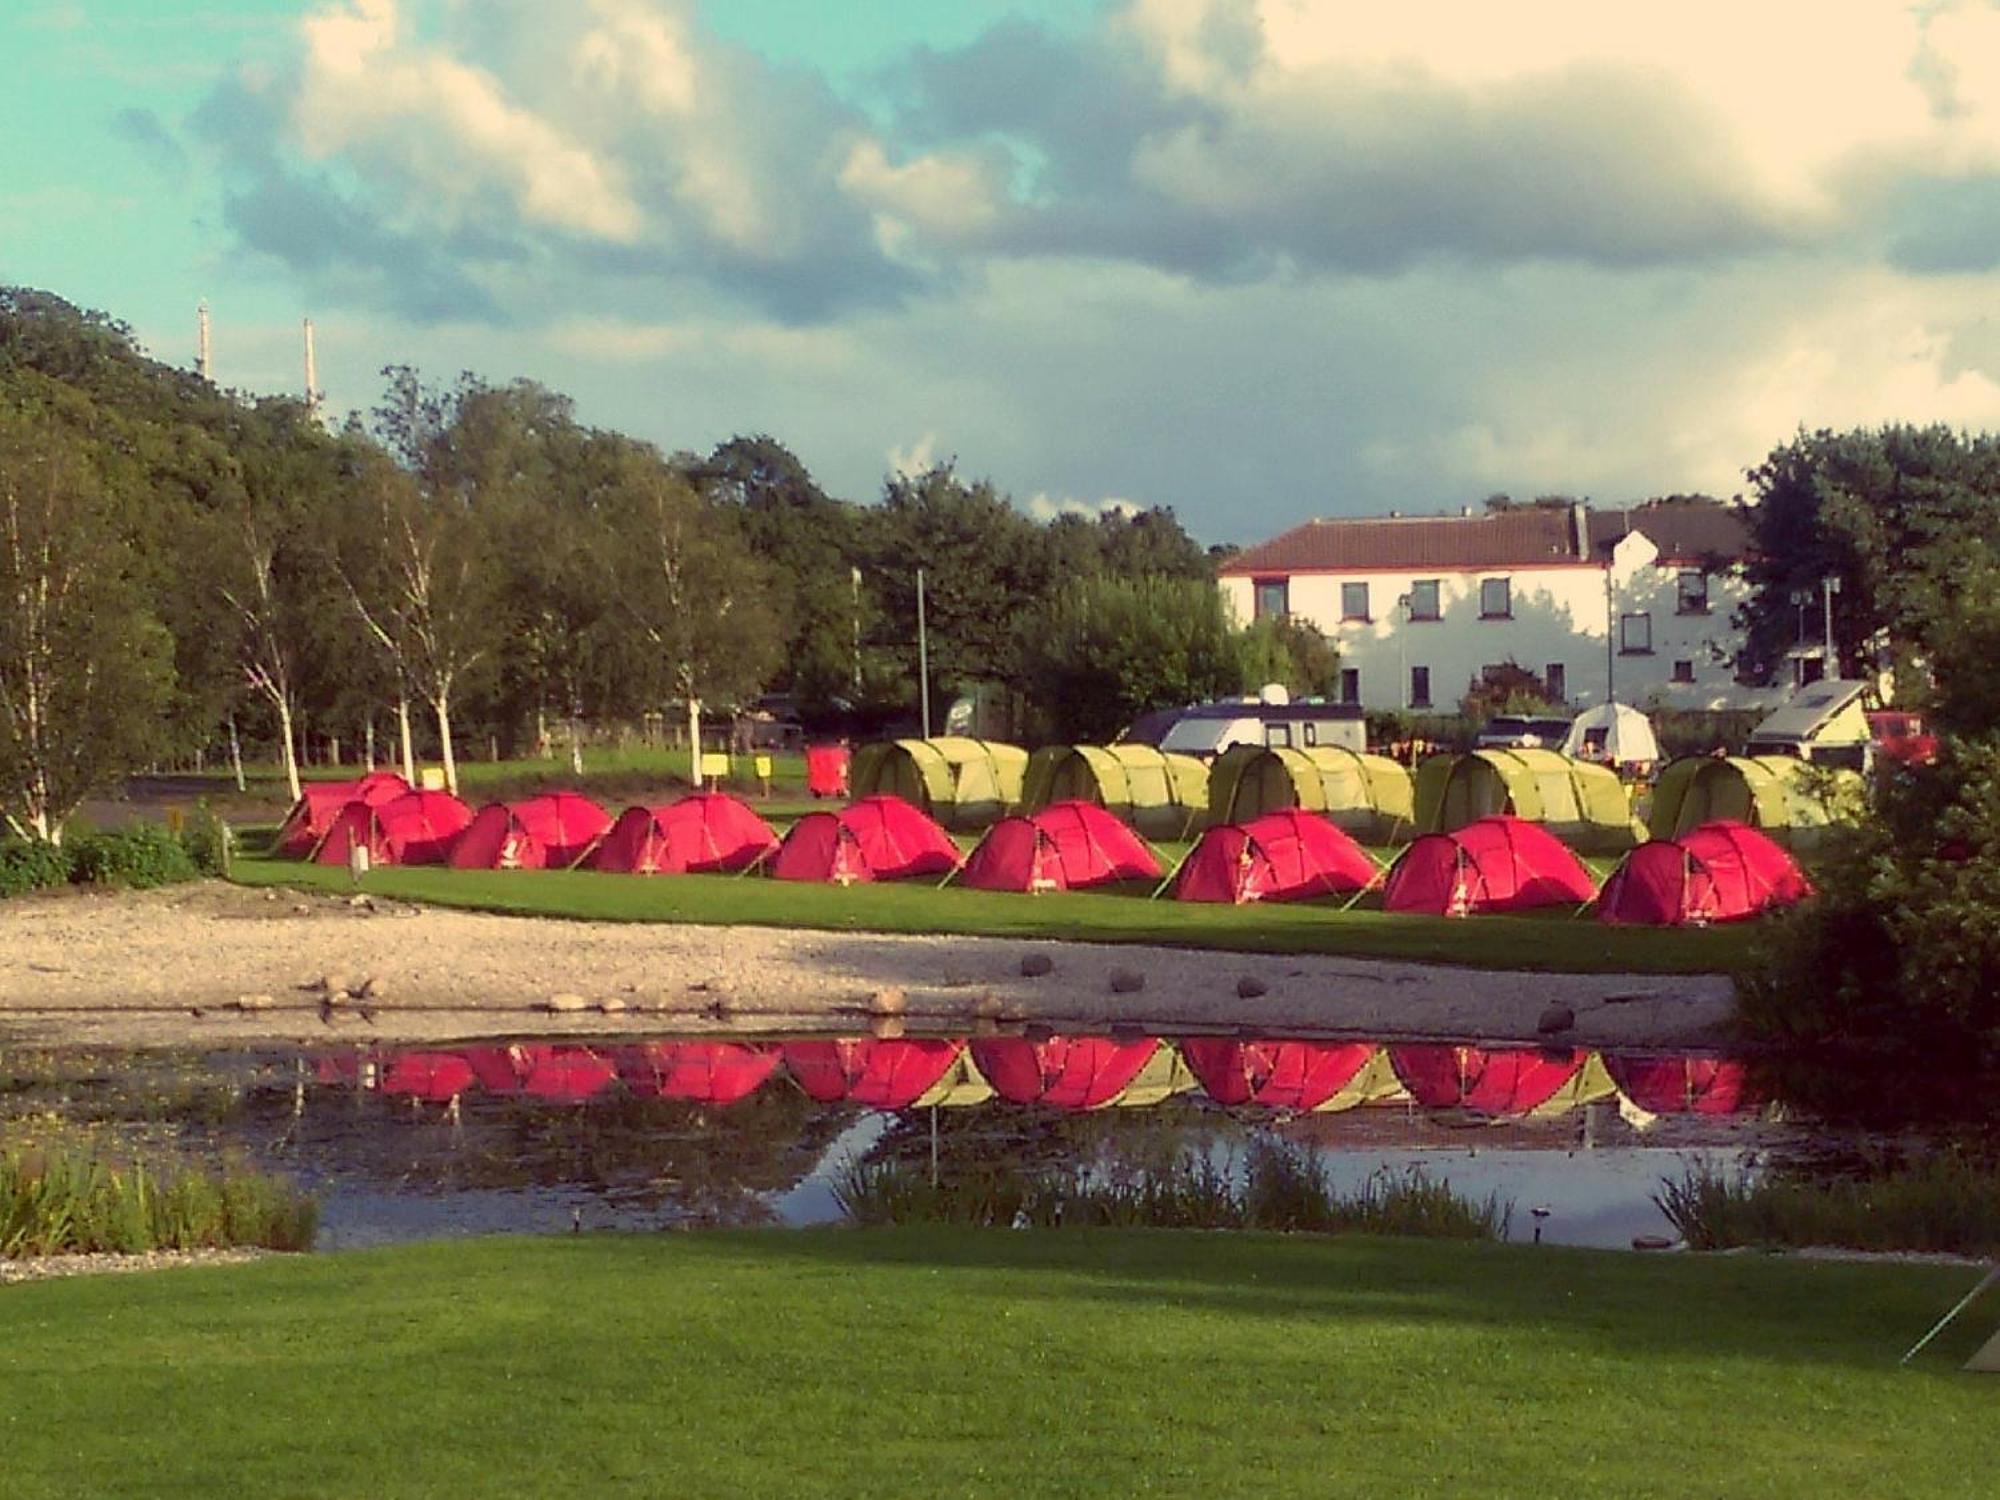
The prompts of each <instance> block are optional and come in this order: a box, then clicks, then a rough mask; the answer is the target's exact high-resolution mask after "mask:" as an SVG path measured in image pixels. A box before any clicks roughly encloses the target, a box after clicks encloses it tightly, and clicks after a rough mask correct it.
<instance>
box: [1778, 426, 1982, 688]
mask: <svg viewBox="0 0 2000 1500" xmlns="http://www.w3.org/2000/svg"><path fill="white" fill-rule="evenodd" d="M1750 481H1751V486H1752V490H1753V492H1754V494H1755V497H1756V503H1755V504H1753V505H1749V506H1746V507H1744V509H1743V512H1742V514H1743V518H1744V522H1745V524H1746V525H1747V526H1748V528H1749V530H1750V535H1751V540H1752V543H1753V548H1752V553H1751V557H1750V559H1749V562H1748V564H1747V567H1746V572H1747V576H1748V579H1749V581H1750V584H1751V586H1752V588H1753V590H1754V593H1753V596H1752V598H1751V600H1750V601H1749V603H1748V604H1747V605H1746V606H1745V608H1744V610H1743V611H1742V615H1741V623H1742V624H1743V626H1744V628H1745V632H1746V656H1747V657H1748V658H1749V660H1750V661H1751V662H1752V663H1753V664H1754V665H1756V666H1758V667H1761V668H1762V669H1764V670H1766V671H1768V670H1769V669H1770V668H1771V667H1773V666H1775V664H1776V663H1777V662H1778V661H1779V660H1781V659H1782V658H1783V656H1784V654H1785V652H1786V651H1787V650H1788V649H1790V647H1791V646H1792V645H1793V644H1794V643H1795V641H1796V640H1797V637H1798V634H1799V609H1798V606H1796V605H1795V604H1794V603H1793V599H1794V596H1795V595H1799V596H1804V597H1806V598H1807V599H1809V600H1810V601H1811V609H1812V615H1811V624H1812V626H1813V628H1811V629H1809V630H1808V632H1807V634H1808V638H1809V639H1815V640H1816V639H1818V636H1819V629H1818V625H1819V621H1820V601H1821V592H1820V590H1821V582H1822V580H1823V579H1825V578H1829V577H1832V578H1837V579H1838V580H1839V582H1840V593H1839V596H1838V597H1837V599H1836V600H1835V605H1834V611H1833V623H1834V645H1835V650H1836V652H1837V653H1838V658H1839V660H1838V662H1837V664H1836V665H1837V666H1838V668H1839V669H1840V671H1841V672H1842V673H1843V675H1851V674H1853V673H1855V672H1856V671H1857V670H1860V669H1863V668H1865V667H1869V666H1872V663H1873V661H1874V660H1875V657H1876V654H1877V651H1878V648H1879V647H1880V646H1881V645H1882V644H1883V643H1884V642H1886V643H1888V644H1889V645H1890V646H1891V647H1892V648H1893V647H1896V646H1902V647H1905V648H1908V649H1911V650H1914V651H1916V652H1918V653H1923V652H1927V651H1929V650H1930V649H1931V648H1933V647H1934V646H1935V645H1936V644H1937V643H1938V641H1939V639H1940V637H1939V633H1938V631H1937V628H1936V627H1937V624H1938V622H1939V620H1940V619H1942V618H1943V616H1944V614H1945V605H1946V603H1947V601H1948V600H1949V599H1950V598H1952V597H1954V596H1956V595H1957V594H1959V593H1961V592H1962V591H1963V589H1964V587H1965V580H1966V578H1967V577H1968V576H1969V575H1970V574H1971V573H1972V572H1974V571H1976V570H1978V569H1981V568H1985V567H1990V566H1991V565H1992V564H1994V563H1995V562H2000V440H1996V439H1994V438H1993V437H1990V436H1986V435H1980V436H1974V437H1967V436H1965V435H1962V434H1960V433H1956V432H1953V431H1952V430H1951V429H1949V428H1945V427H1907V426H1906V427H1885V428H1882V429H1880V430H1878V431H1872V432H1864V431H1856V432H1847V433H1840V434H1835V433H1832V432H1827V431H1821V432H1815V433H1810V434H1807V433H1801V434H1800V435H1799V436H1798V437H1797V438H1795V439H1793V440H1792V441H1791V442H1790V443H1787V444H1785V445H1783V446H1782V447H1779V448H1777V449H1774V450H1773V451H1772V453H1771V455H1770V457H1769V458H1767V459H1766V460H1765V461H1764V462H1763V463H1762V464H1760V465H1759V466H1758V467H1756V468H1755V469H1752V470H1751V471H1750Z"/></svg>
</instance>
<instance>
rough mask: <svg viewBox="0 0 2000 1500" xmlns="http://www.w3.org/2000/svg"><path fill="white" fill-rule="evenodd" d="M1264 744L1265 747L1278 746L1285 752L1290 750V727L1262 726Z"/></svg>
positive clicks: (1278, 725)
mask: <svg viewBox="0 0 2000 1500" xmlns="http://www.w3.org/2000/svg"><path fill="white" fill-rule="evenodd" d="M1264 743H1265V745H1266V746H1279V747H1282V748H1284V749H1286V750H1289V749H1291V748H1292V726H1291V725H1289V724H1266V725H1265V726H1264Z"/></svg>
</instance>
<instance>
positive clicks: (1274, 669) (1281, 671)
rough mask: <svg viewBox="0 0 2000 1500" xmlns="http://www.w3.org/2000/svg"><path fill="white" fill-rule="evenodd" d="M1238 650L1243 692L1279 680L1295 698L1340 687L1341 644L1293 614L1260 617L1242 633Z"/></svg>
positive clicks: (1328, 694)
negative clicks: (1240, 659) (1241, 664)
mask: <svg viewBox="0 0 2000 1500" xmlns="http://www.w3.org/2000/svg"><path fill="white" fill-rule="evenodd" d="M1238 651H1239V653H1240V655H1241V658H1242V663H1243V671H1242V682H1241V687H1242V689H1243V691H1244V692H1255V691H1256V690H1257V689H1259V688H1261V687H1263V686H1264V685H1265V684H1266V683H1272V682H1278V683H1283V684H1284V686H1285V687H1286V688H1288V689H1289V690H1290V691H1291V693H1292V695H1293V696H1294V697H1299V698H1326V697H1331V696H1332V695H1333V694H1334V693H1335V692H1337V691H1338V690H1339V688H1340V647H1339V645H1338V644H1337V643H1336V642H1334V641H1333V640H1331V639H1329V638H1328V636H1327V634H1326V632H1324V631H1323V630H1321V629H1320V628H1319V627H1318V626H1317V625H1314V624H1313V623H1312V622H1311V621H1309V620H1301V619H1299V618H1298V617H1297V616H1295V615H1273V616H1270V617H1267V618H1265V619H1262V620H1259V621H1257V622H1256V623H1255V624H1253V625H1251V626H1250V627H1249V628H1248V629H1246V630H1245V631H1244V632H1243V633H1242V636H1241V637H1240V639H1239V642H1238Z"/></svg>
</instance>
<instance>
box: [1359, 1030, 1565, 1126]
mask: <svg viewBox="0 0 2000 1500" xmlns="http://www.w3.org/2000/svg"><path fill="white" fill-rule="evenodd" d="M1589 1057H1590V1054H1589V1053H1587V1052H1581V1051H1578V1050H1576V1049H1574V1048H1570V1047H1557V1048H1540V1047H1467V1046H1460V1045H1455V1044H1452V1043H1448V1042H1437V1043H1433V1042H1416V1043H1411V1044H1409V1045H1407V1046H1401V1047H1391V1048H1390V1049H1389V1064H1390V1066H1391V1067H1393V1068H1394V1069H1395V1070H1396V1077H1397V1078H1398V1079H1400V1080H1401V1081H1402V1085H1403V1087H1404V1088H1406V1089H1408V1090H1409V1091H1410V1096H1411V1097H1412V1098H1413V1099H1415V1100H1416V1101H1417V1103H1419V1104H1421V1105H1423V1106H1424V1108H1426V1109H1469V1110H1475V1111H1477V1112H1478V1113H1480V1114H1483V1115H1524V1114H1526V1113H1528V1111H1529V1110H1532V1109H1534V1108H1536V1107H1537V1106H1539V1105H1543V1104H1546V1103H1548V1102H1549V1100H1550V1099H1552V1098H1554V1097H1555V1092H1556V1090H1557V1089H1559V1088H1561V1087H1562V1086H1563V1085H1564V1084H1566V1083H1568V1082H1569V1081H1570V1079H1572V1078H1574V1077H1575V1076H1576V1075H1577V1072H1578V1071H1579V1070H1580V1069H1581V1068H1582V1067H1583V1065H1584V1063H1585V1062H1587V1061H1588V1060H1589Z"/></svg>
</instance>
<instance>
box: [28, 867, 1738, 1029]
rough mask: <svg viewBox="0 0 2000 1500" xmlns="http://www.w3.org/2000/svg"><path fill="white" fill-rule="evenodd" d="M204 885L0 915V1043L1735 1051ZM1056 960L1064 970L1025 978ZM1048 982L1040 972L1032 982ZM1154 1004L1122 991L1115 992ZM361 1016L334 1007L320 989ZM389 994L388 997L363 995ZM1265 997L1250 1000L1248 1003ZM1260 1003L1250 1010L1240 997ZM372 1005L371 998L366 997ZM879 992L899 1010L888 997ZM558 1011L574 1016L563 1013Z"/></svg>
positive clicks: (657, 929) (1727, 998)
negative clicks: (1526, 1044) (1231, 1030)
mask: <svg viewBox="0 0 2000 1500" xmlns="http://www.w3.org/2000/svg"><path fill="white" fill-rule="evenodd" d="M358 899H361V900H372V904H370V905H355V904H352V903H351V902H350V901H349V900H348V899H345V898H338V897H325V896H320V897H309V896H303V895H299V894H297V893H293V892H277V891H254V890H247V889H242V888H238V887H235V886H229V885H223V884H220V883H213V882H211V883H205V884H202V885H197V886H182V887H176V888H173V889H169V890H164V891H152V892H138V893H126V894H119V895H59V896H52V897H47V898H30V899H24V900H17V901H9V902H6V903H0V1041H13V1042H17V1043H21V1042H26V1043H38V1044H40V1043H63V1042H79V1043H90V1044H96V1045H168V1044H185V1043H195V1044H201V1043H210V1042H213V1043H215V1044H218V1045H228V1044H231V1043H235V1042H244V1041H253V1040H254V1041H265V1040H305V1041H324V1040H328V1039H330V1038H334V1037H338V1038H339V1039H341V1040H344V1041H348V1040H357V1039H360V1038H362V1037H379V1038H381V1039H385V1040H387V1039H399V1040H401V1039H407V1040H418V1039H443V1038H461V1037H471V1036H491V1035H503V1034H505V1035H566V1034H579V1035H581V1034H593V1033H597V1034H602V1033H611V1032H617V1033H626V1034H630V1033H635V1032H660V1033H665V1032H687V1031H695V1030H734V1031H748V1030H754V1029H760V1028H761V1029H767V1030H768V1029H791V1030H799V1029H811V1028H814V1027H818V1026H831V1025H842V1026H853V1025H854V1024H856V1018H857V1017H861V1016H865V1015H866V1014H868V1013H869V1012H870V1011H871V1010H874V1011H878V1012H879V1011H885V1010H897V1009H900V1010H902V1011H904V1012H905V1013H906V1015H907V1018H908V1024H910V1025H911V1026H913V1027H923V1028H926V1029H931V1028H936V1027H939V1026H944V1027H960V1026H962V1027H965V1028H966V1029H968V1030H969V1029H973V1028H974V1027H975V1026H976V1025H978V1024H980V1023H989V1024H990V1023H993V1022H1002V1023H1005V1022H1012V1021H1040V1022H1046V1023H1048V1024H1051V1025H1054V1026H1057V1027H1059V1028H1060V1027H1084V1026H1097V1027H1102V1026H1106V1025H1109V1024H1113V1023H1118V1022H1127V1023H1132V1024H1138V1025H1144V1026H1148V1027H1159V1028H1162V1029H1169V1030H1170V1029H1173V1028H1176V1027H1193V1028H1213V1027H1237V1026H1240V1027H1245V1028H1254V1029H1256V1030H1259V1031H1267V1032H1279V1033H1282V1032H1285V1031H1288V1030H1289V1031H1303V1032H1308V1033H1317V1032H1322V1031H1325V1032H1341V1033H1346V1034H1351V1035H1355V1036H1366V1037H1370V1038H1395V1037H1421V1036H1430V1037H1466V1038H1477V1039H1483V1040H1491V1041H1501V1040H1524V1041H1533V1040H1536V1039H1538V1038H1537V1022H1538V1020H1539V1019H1540V1018H1541V1017H1542V1016H1543V1013H1544V1011H1545V1010H1546V1009H1547V1008H1548V1007H1549V1006H1551V1005H1563V1006H1568V1007H1569V1008H1570V1009H1571V1010H1572V1011H1573V1012H1574V1013H1575V1017H1576V1024H1575V1027H1574V1029H1573V1030H1571V1031H1567V1032H1564V1033H1562V1034H1560V1036H1559V1037H1557V1038H1553V1039H1556V1040H1560V1041H1562V1042H1564V1043H1574V1044H1576V1045H1584V1046H1597V1045H1609V1044H1623V1045H1627V1046H1664V1047H1671V1046H1681V1045H1687V1046H1701V1045H1713V1044H1715V1043H1716V1042H1717V1041H1719V1040H1720V1039H1721V1038H1722V1035H1723V1028H1724V1027H1725V1026H1726V1025H1727V1023H1728V1020H1729V1018H1730V1015H1731V1013H1732V1010H1733V1006H1734V991H1733V988H1732V986H1731V984H1730V982H1729V980H1728V979H1727V978H1725V977H1722V976H1719V975H1695V976H1655V975H1606V974H1597V975H1564V974H1519V973H1494V972H1486V971H1478V970H1468V969H1453V968H1436V967H1429V966H1425V965H1421V964H1398V963H1382V962H1373V961H1366V960H1359V959H1340V958H1312V957H1298V956H1273V957H1264V956H1258V955H1249V954H1234V953H1203V952H1190V951H1186V950H1181V949H1170V948H1145V947H1133V946H1125V945H1118V946H1110V945H1103V944H1082V943H1074V944H1072V943H1051V942H1045V941H1020V940H1007V939H995V938H965V937H891V936H880V935H873V934H856V933H834V932H801V931H781V930H773V929H768V928H755V927H734V928H732V927H694V926H685V925H678V924H659V925H632V924H623V923H588V922H570V921H558V920H553V919H545V918H521V917H500V916H486V915H481V914H477V913H470V912H458V911H446V910H442V909H438V908H426V907H416V906H410V905H405V904H403V903H399V902H391V901H385V900H382V899H380V898H358ZM1029 955H1039V956H1045V957H1046V959H1047V960H1048V961H1049V962H1050V964H1051V965H1052V968H1051V969H1050V971H1049V972H1048V973H1046V974H1042V975H1039V976H1035V977H1029V976H1026V975H1024V974H1023V972H1022V968H1023V959H1024V958H1026V957H1028V956H1029ZM1035 966H1036V965H1035V964H1033V963H1031V964H1030V965H1029V967H1030V968H1032V967H1035ZM1135 976H1136V978H1137V979H1138V980H1139V981H1140V982H1141V986H1142V987H1141V988H1139V989H1137V990H1131V989H1129V988H1128V989H1123V990H1120V991H1114V988H1113V981H1114V978H1116V979H1117V980H1118V981H1119V983H1120V984H1121V985H1129V984H1130V982H1131V980H1132V978H1133V977H1135ZM329 978H330V979H331V980H333V981H334V984H335V986H336V987H337V988H340V989H344V990H346V991H349V992H352V993H353V994H354V995H355V996H356V998H354V999H349V1000H346V1001H344V1002H337V1003H334V1004H331V1005H329V1004H326V1003H325V994H324V983H323V982H324V981H325V980H327V979H329ZM370 980H372V981H373V984H372V986H371V985H368V984H367V981H370ZM1246 981H1247V983H1246ZM1259 985H1261V986H1262V987H1263V988H1262V992H1261V993H1256V994H1253V995H1250V996H1247V997H1246V996H1244V995H1241V994H1240V993H1239V990H1240V989H1248V990H1255V989H1256V988H1257V987H1258V986H1259ZM364 989H366V990H367V991H368V993H367V994H366V995H363V994H362V993H361V992H362V991H363V990H364ZM884 992H891V993H889V994H888V995H886V996H885V995H884ZM557 996H561V997H563V999H562V1000H561V1001H560V1002H559V1003H560V1004H561V1005H563V1006H574V1007H578V1008H577V1009H574V1010H564V1011H562V1012H560V1013H551V1011H550V1008H549V1007H550V1003H551V1001H552V1000H554V999H555V997H557Z"/></svg>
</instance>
